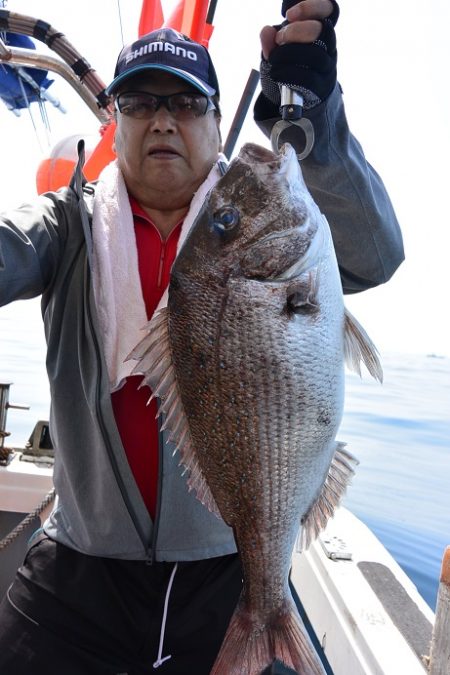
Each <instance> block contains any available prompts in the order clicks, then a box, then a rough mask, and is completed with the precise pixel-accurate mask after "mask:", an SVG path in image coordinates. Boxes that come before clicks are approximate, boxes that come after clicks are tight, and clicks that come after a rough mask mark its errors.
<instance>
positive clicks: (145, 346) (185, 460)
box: [127, 307, 220, 516]
mask: <svg viewBox="0 0 450 675" xmlns="http://www.w3.org/2000/svg"><path fill="white" fill-rule="evenodd" d="M168 315H169V314H168V309H167V307H163V308H162V309H160V310H159V311H158V312H156V313H155V315H154V316H153V318H152V319H151V320H150V321H149V323H148V324H147V326H146V331H147V334H146V335H145V337H144V338H143V339H142V340H141V341H140V342H139V344H138V345H136V347H135V348H134V349H133V351H132V352H131V353H130V354H129V356H128V357H127V360H128V359H133V360H136V361H137V364H136V366H135V367H134V369H133V371H132V373H131V374H132V375H143V378H144V379H143V380H142V382H141V384H140V387H143V386H145V385H148V386H149V387H150V388H151V390H152V392H153V393H152V395H151V396H150V398H149V403H150V401H151V400H152V399H153V398H155V397H157V398H159V399H160V405H159V409H158V416H160V415H162V414H164V415H165V419H164V424H163V429H167V430H168V432H169V440H170V441H173V443H174V444H175V450H174V454H175V452H176V451H177V450H179V452H180V456H181V461H180V465H183V466H184V472H183V474H184V473H186V472H188V479H187V484H188V487H189V490H194V491H195V493H196V496H197V498H198V499H199V500H200V501H201V502H202V504H204V505H205V506H206V507H207V508H208V509H209V510H210V511H212V512H213V513H215V514H216V515H217V516H220V513H219V509H218V507H217V504H216V502H215V500H214V497H213V496H212V494H211V490H210V489H209V487H208V484H207V482H206V480H205V477H204V475H203V473H202V470H201V468H200V465H199V462H198V459H197V455H196V453H195V450H194V447H193V442H192V437H191V433H190V430H189V423H188V419H187V417H186V414H185V412H184V408H183V404H182V401H181V396H180V392H179V389H178V383H177V379H176V373H175V368H174V365H173V360H172V350H171V346H170V338H169V323H168Z"/></svg>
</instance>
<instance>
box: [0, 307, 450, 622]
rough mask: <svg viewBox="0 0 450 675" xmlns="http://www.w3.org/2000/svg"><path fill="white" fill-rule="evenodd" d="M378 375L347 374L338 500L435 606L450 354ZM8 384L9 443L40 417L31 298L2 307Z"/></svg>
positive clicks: (43, 391)
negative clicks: (347, 469) (20, 406)
mask: <svg viewBox="0 0 450 675" xmlns="http://www.w3.org/2000/svg"><path fill="white" fill-rule="evenodd" d="M381 358H382V363H383V369H384V382H383V384H382V385H380V384H378V383H377V382H375V381H374V380H372V379H371V378H370V376H369V375H368V374H367V373H366V372H365V371H363V374H362V377H359V376H358V375H356V374H354V373H350V372H349V373H348V374H347V376H346V381H347V386H346V400H345V412H344V417H343V421H342V425H341V428H340V431H339V434H338V438H339V440H341V441H345V442H346V443H347V447H348V450H349V451H350V452H352V453H353V454H354V455H355V456H356V457H357V458H358V459H359V461H360V464H359V466H358V467H357V470H356V474H355V477H354V479H353V481H352V485H351V487H350V488H349V490H348V494H347V496H346V498H345V500H344V505H345V506H346V507H347V508H348V509H350V510H351V511H352V512H353V513H354V514H355V515H356V516H358V517H359V518H360V519H361V520H362V521H363V522H365V523H366V524H367V525H368V526H369V527H370V528H371V530H372V531H373V532H374V533H375V534H376V535H377V536H378V538H379V539H380V540H381V541H382V543H383V544H384V545H385V546H386V548H387V549H388V550H389V551H390V553H391V554H392V555H393V557H394V558H395V559H396V560H397V562H398V563H399V564H400V566H401V567H402V568H403V569H404V570H405V572H406V573H407V574H408V575H409V577H410V578H411V579H412V581H413V582H414V583H415V585H416V586H417V588H418V590H419V592H420V593H421V595H422V596H423V597H424V598H425V600H426V601H427V602H428V604H429V605H430V607H431V608H432V609H433V610H434V609H435V605H436V594H437V589H438V584H439V573H440V566H441V560H442V555H443V553H444V550H445V547H446V546H447V545H450V509H449V508H448V499H449V491H450V358H444V357H439V356H438V355H431V354H430V355H402V354H382V355H381ZM2 381H3V382H4V381H6V382H13V383H14V384H13V386H12V387H11V392H10V402H11V403H26V404H28V405H30V410H29V411H23V410H14V409H10V410H9V411H8V424H7V427H8V430H9V431H10V432H11V438H10V439H8V443H10V444H11V445H17V446H21V445H23V444H24V443H25V442H26V441H27V440H28V437H29V435H30V433H31V431H32V429H33V427H34V425H35V423H36V421H37V420H38V419H48V411H49V389H48V382H47V378H46V373H45V344H44V337H43V329H42V321H41V318H40V310H39V302H38V300H31V301H21V302H16V303H13V304H12V305H10V306H8V307H4V308H0V382H2Z"/></svg>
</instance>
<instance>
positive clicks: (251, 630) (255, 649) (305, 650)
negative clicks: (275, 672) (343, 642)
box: [210, 600, 325, 675]
mask: <svg viewBox="0 0 450 675" xmlns="http://www.w3.org/2000/svg"><path fill="white" fill-rule="evenodd" d="M275 660H278V661H281V663H283V664H284V665H285V666H286V667H287V668H292V670H293V671H294V672H296V673H298V674H299V675H325V670H324V669H323V666H322V664H321V662H320V660H319V657H318V656H317V654H316V651H315V649H314V647H313V645H312V643H311V640H310V639H309V636H308V634H307V632H306V629H305V627H304V626H303V624H302V621H301V619H300V616H299V614H298V612H297V609H296V607H295V605H294V602H293V601H292V600H288V601H287V602H286V605H285V607H284V608H283V610H281V611H280V612H277V614H276V615H275V614H274V615H273V616H272V617H271V619H270V620H269V621H267V622H266V623H265V624H262V623H261V622H260V621H258V619H257V617H256V616H255V612H254V611H253V612H250V611H249V610H248V609H246V608H245V606H244V604H243V603H241V602H240V603H239V604H238V606H237V609H236V611H235V613H234V614H233V616H232V617H231V621H230V625H229V627H228V630H227V632H226V635H225V638H224V641H223V644H222V647H221V649H220V652H219V654H218V656H217V659H216V662H215V664H214V666H213V669H212V670H211V673H210V675H261V673H262V672H263V670H264V669H265V668H267V666H271V665H272V663H273V662H274V661H275Z"/></svg>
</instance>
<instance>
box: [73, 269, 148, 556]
mask: <svg viewBox="0 0 450 675" xmlns="http://www.w3.org/2000/svg"><path fill="white" fill-rule="evenodd" d="M89 276H90V271H89V265H88V260H87V259H86V262H85V292H86V294H87V298H86V313H87V316H88V321H89V328H90V330H91V335H92V339H93V343H94V348H95V355H96V358H97V365H98V371H99V373H100V372H101V355H100V346H99V343H98V340H97V335H96V333H95V330H94V324H93V321H92V315H91V309H90V303H89ZM100 379H101V378H100V377H98V378H97V383H96V388H95V411H96V414H97V419H98V422H99V426H100V430H101V433H102V437H103V441H104V443H105V446H106V449H107V451H108V456H109V461H110V462H111V466H112V469H113V472H114V476H115V479H116V481H117V485H118V486H119V490H120V493H121V495H122V499H123V500H124V502H125V506H126V507H127V510H128V513H129V514H130V516H131V520H132V521H133V524H134V526H135V528H136V531H137V533H138V535H139V538H140V539H141V541H142V544H143V546H144V549H145V551H146V556H147V560H149V559H153V555H154V554H153V551H152V552H150V551H149V548H148V544H147V539H146V537H145V534H144V532H143V530H142V528H141V526H140V523H139V520H138V518H137V516H136V513H135V511H134V508H133V505H132V503H131V500H130V498H129V496H128V494H127V490H126V488H125V484H124V481H123V479H122V476H121V475H120V471H119V469H118V466H117V462H116V459H115V456H114V449H113V447H112V445H111V442H110V440H109V435H108V431H107V428H106V424H105V422H104V419H103V415H102V411H101V408H100V405H99V401H100ZM158 492H159V487H158Z"/></svg>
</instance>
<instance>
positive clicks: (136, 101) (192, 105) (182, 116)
mask: <svg viewBox="0 0 450 675" xmlns="http://www.w3.org/2000/svg"><path fill="white" fill-rule="evenodd" d="M162 105H164V107H165V108H166V109H167V110H168V111H169V112H170V113H171V115H173V116H174V117H175V119H176V120H180V121H184V120H192V119H195V118H197V117H202V116H203V115H206V113H207V112H209V111H210V110H216V106H215V105H214V103H213V102H212V100H211V99H210V98H209V97H208V96H205V95H204V94H197V93H193V92H190V91H189V92H181V93H179V94H169V96H158V95H157V94H150V93H149V92H147V91H127V92H123V93H122V94H119V95H118V96H117V98H116V100H115V106H116V108H117V110H119V112H121V113H122V115H126V116H127V117H132V118H133V119H137V120H148V119H151V118H152V117H153V115H154V114H155V113H156V111H157V110H159V108H160V107H161V106H162Z"/></svg>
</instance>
